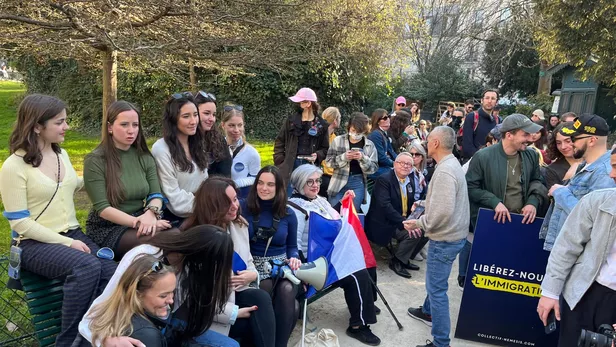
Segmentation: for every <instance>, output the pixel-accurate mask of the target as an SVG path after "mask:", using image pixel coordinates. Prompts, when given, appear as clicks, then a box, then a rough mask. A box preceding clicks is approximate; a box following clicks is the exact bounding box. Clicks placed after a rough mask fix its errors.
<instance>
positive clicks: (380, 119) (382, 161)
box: [368, 108, 396, 179]
mask: <svg viewBox="0 0 616 347" xmlns="http://www.w3.org/2000/svg"><path fill="white" fill-rule="evenodd" d="M371 118H372V119H371V124H372V126H371V127H370V134H368V140H370V141H372V143H374V147H375V148H376V154H377V158H378V165H379V168H378V169H377V170H376V172H375V173H374V174H372V175H370V176H368V178H370V179H376V178H377V177H379V176H380V175H382V174H384V173H385V172H388V171H390V170H392V169H393V167H394V160H395V159H396V152H395V151H394V148H393V146H392V145H391V139H390V138H389V135H388V134H387V132H388V131H389V127H390V126H391V118H390V116H389V114H388V113H387V110H385V109H382V108H378V109H376V110H374V112H372V117H371Z"/></svg>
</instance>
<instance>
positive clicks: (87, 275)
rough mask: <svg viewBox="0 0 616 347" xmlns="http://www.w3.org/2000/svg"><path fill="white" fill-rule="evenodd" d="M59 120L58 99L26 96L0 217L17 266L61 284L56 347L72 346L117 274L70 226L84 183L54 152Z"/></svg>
mask: <svg viewBox="0 0 616 347" xmlns="http://www.w3.org/2000/svg"><path fill="white" fill-rule="evenodd" d="M66 118H67V116H66V106H65V104H64V102H62V101H61V100H59V99H56V98H54V97H52V96H47V95H38V94H33V95H28V96H26V97H25V98H24V100H23V101H22V102H21V104H20V105H19V110H18V111H17V124H16V126H15V130H14V131H13V133H12V134H11V138H10V141H9V148H10V152H11V156H10V157H8V158H7V159H6V161H5V162H4V164H3V165H2V169H1V170H0V193H1V194H2V202H3V203H4V208H5V211H4V216H5V217H6V218H7V219H8V220H9V224H10V225H11V229H12V230H13V237H14V238H15V240H14V241H13V243H12V244H13V245H14V246H15V248H14V247H11V248H12V249H11V253H12V254H11V257H13V256H14V255H15V256H17V255H18V252H19V249H20V250H21V258H20V259H18V260H17V261H18V264H19V265H18V266H17V268H19V267H20V268H21V269H23V270H27V271H30V272H32V273H35V274H37V275H40V276H43V277H46V278H50V279H55V278H59V279H64V288H63V290H64V293H65V295H64V300H63V302H62V330H61V331H60V334H58V336H57V337H56V345H57V346H71V345H72V344H73V342H74V340H75V339H76V338H77V336H78V335H79V334H78V331H77V326H78V324H79V321H80V320H81V317H82V316H83V314H84V313H85V312H86V311H87V310H88V307H90V304H91V303H92V299H93V298H94V297H96V295H98V294H100V292H101V291H102V290H103V288H105V285H107V282H108V281H109V279H110V278H111V276H112V275H113V272H114V271H115V268H116V264H115V263H114V262H113V261H112V260H105V259H99V258H97V257H96V255H95V254H97V252H98V250H99V248H98V246H97V245H96V244H95V243H94V242H93V241H92V240H90V238H89V237H87V236H86V235H84V233H83V232H82V231H81V228H80V226H79V222H78V221H77V217H76V215H75V205H74V203H73V195H74V194H75V191H77V190H78V189H79V188H81V186H82V183H83V181H82V180H81V178H79V177H78V176H77V173H76V172H75V169H73V166H72V165H71V161H70V159H69V157H68V154H67V153H66V151H65V150H63V149H61V148H60V143H61V142H63V141H64V133H65V132H66V130H68V124H67V123H66ZM15 277H18V276H13V278H15Z"/></svg>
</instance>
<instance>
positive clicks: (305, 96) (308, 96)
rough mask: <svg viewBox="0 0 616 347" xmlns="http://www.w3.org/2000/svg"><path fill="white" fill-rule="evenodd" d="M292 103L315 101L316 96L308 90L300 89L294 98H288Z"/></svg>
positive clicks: (312, 91)
mask: <svg viewBox="0 0 616 347" xmlns="http://www.w3.org/2000/svg"><path fill="white" fill-rule="evenodd" d="M289 99H290V100H291V101H293V102H302V101H314V102H316V101H317V94H316V93H315V92H314V90H312V89H310V88H302V89H300V90H298V91H297V93H295V95H294V96H292V97H290V98H289Z"/></svg>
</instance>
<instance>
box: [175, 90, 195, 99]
mask: <svg viewBox="0 0 616 347" xmlns="http://www.w3.org/2000/svg"><path fill="white" fill-rule="evenodd" d="M171 97H173V98H174V99H176V100H177V99H191V98H192V97H193V95H192V93H191V92H181V93H175V94H173V95H171Z"/></svg>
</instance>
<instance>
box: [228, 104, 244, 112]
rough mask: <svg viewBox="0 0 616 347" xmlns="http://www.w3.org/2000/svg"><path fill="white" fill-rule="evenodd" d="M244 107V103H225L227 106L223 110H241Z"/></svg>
mask: <svg viewBox="0 0 616 347" xmlns="http://www.w3.org/2000/svg"><path fill="white" fill-rule="evenodd" d="M243 109H244V106H242V105H225V107H223V110H225V111H227V112H229V111H231V110H237V111H241V110H243Z"/></svg>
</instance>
